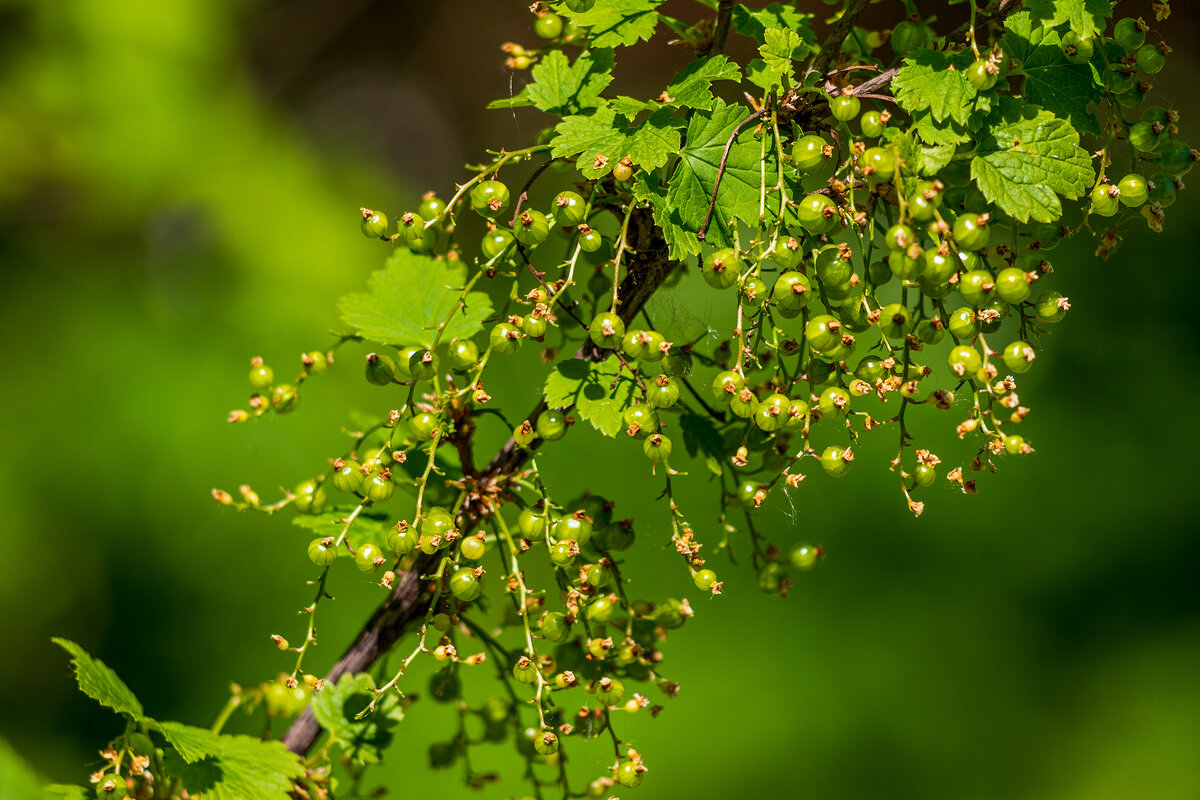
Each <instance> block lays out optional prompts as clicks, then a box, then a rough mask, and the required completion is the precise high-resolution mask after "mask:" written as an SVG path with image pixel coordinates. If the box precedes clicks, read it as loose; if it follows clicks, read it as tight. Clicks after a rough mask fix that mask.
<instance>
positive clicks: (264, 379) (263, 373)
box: [250, 359, 275, 389]
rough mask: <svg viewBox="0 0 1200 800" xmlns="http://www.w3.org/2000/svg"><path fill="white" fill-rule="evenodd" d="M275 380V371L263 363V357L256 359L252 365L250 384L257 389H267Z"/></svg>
mask: <svg viewBox="0 0 1200 800" xmlns="http://www.w3.org/2000/svg"><path fill="white" fill-rule="evenodd" d="M274 381H275V371H274V370H273V369H271V368H270V367H268V366H267V365H266V364H264V363H262V361H261V359H255V360H254V362H253V363H251V365H250V385H251V386H253V387H254V388H255V389H266V388H267V387H268V386H270V385H271V384H272V383H273V382H274Z"/></svg>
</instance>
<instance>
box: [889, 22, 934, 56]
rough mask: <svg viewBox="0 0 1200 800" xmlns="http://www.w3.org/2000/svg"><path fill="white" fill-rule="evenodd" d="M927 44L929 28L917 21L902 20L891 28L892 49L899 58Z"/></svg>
mask: <svg viewBox="0 0 1200 800" xmlns="http://www.w3.org/2000/svg"><path fill="white" fill-rule="evenodd" d="M928 44H929V29H928V28H927V27H925V26H924V25H922V24H920V23H918V22H910V21H909V20H904V21H903V22H901V23H899V24H898V25H896V27H895V28H894V29H893V30H892V50H893V52H895V54H896V55H897V56H898V57H899V58H903V57H904V56H905V55H907V54H908V53H909V52H911V51H913V50H917V49H919V48H922V47H925V46H927V45H928Z"/></svg>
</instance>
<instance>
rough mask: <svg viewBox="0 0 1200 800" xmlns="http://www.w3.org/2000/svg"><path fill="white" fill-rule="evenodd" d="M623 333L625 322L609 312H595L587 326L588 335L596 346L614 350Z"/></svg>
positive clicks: (618, 344)
mask: <svg viewBox="0 0 1200 800" xmlns="http://www.w3.org/2000/svg"><path fill="white" fill-rule="evenodd" d="M624 335H625V322H624V321H623V320H622V319H621V318H620V317H619V316H617V315H616V314H613V313H611V312H604V313H602V314H597V315H596V316H595V317H594V318H593V319H592V323H591V324H590V325H589V326H588V336H589V337H591V340H592V342H593V343H594V344H595V345H596V346H597V347H603V348H607V349H609V350H615V349H617V348H618V347H620V346H621V337H623V336H624Z"/></svg>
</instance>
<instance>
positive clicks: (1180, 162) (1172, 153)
mask: <svg viewBox="0 0 1200 800" xmlns="http://www.w3.org/2000/svg"><path fill="white" fill-rule="evenodd" d="M1197 159H1200V153H1197V152H1195V151H1193V150H1192V149H1191V148H1190V147H1188V146H1187V145H1186V144H1184V143H1183V142H1179V141H1173V142H1168V143H1166V144H1165V145H1163V147H1162V153H1161V154H1160V156H1159V166H1161V167H1162V168H1163V170H1164V171H1166V172H1167V173H1168V174H1171V175H1174V176H1176V177H1181V176H1183V175H1186V174H1187V173H1188V172H1190V171H1191V169H1192V167H1193V166H1194V165H1195V163H1196V161H1197Z"/></svg>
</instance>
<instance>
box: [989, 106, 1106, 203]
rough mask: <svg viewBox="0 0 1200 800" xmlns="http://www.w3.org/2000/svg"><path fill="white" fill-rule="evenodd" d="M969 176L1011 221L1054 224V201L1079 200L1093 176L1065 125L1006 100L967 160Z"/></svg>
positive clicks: (1074, 136) (1041, 111) (1072, 131)
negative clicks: (1011, 218) (1063, 199)
mask: <svg viewBox="0 0 1200 800" xmlns="http://www.w3.org/2000/svg"><path fill="white" fill-rule="evenodd" d="M971 177H972V178H973V179H974V180H975V183H976V184H977V185H978V186H979V190H980V191H981V192H983V196H984V197H985V198H987V200H988V202H990V203H995V204H996V205H998V206H999V207H1000V208H1001V209H1003V210H1004V211H1005V213H1007V214H1008V215H1009V216H1011V217H1013V218H1014V219H1017V220H1019V221H1021V222H1027V221H1029V220H1030V219H1031V218H1032V219H1034V220H1037V221H1038V222H1052V221H1054V220H1056V219H1058V218H1059V217H1060V216H1062V203H1061V201H1060V200H1059V198H1058V196H1059V195H1062V196H1063V197H1067V198H1076V197H1080V196H1081V195H1083V193H1084V192H1086V191H1087V190H1088V189H1089V188H1090V187H1091V185H1092V183H1093V181H1094V180H1095V173H1094V172H1093V170H1092V164H1091V159H1090V158H1089V156H1088V153H1087V151H1085V150H1084V149H1083V148H1081V147H1080V146H1079V132H1078V131H1076V130H1075V129H1074V128H1073V127H1072V126H1071V124H1070V123H1069V122H1067V121H1066V120H1064V119H1060V118H1059V117H1056V116H1054V115H1053V114H1051V113H1050V112H1049V111H1046V110H1044V109H1040V108H1035V107H1032V106H1026V105H1024V104H1022V103H1020V102H1019V101H1016V100H1011V99H1006V101H1005V102H1004V103H1003V105H1002V107H1001V114H1000V119H999V120H998V121H997V122H995V123H994V124H993V125H992V126H991V128H990V129H989V130H988V131H987V134H986V136H985V137H984V138H983V139H982V140H981V141H980V143H979V149H978V151H977V154H976V156H975V158H974V159H972V160H971Z"/></svg>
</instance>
